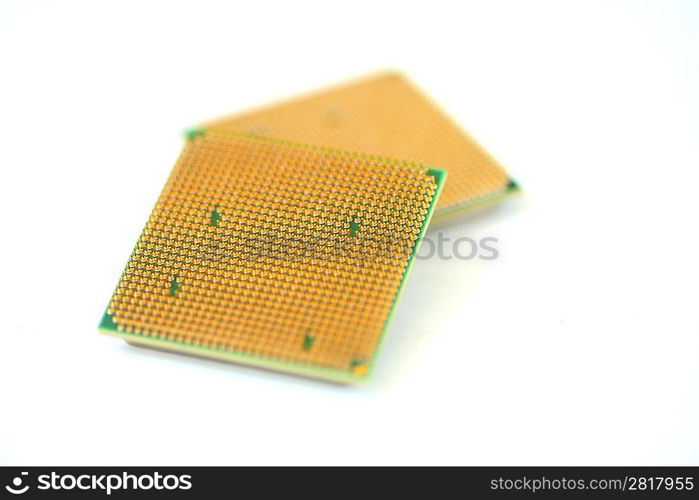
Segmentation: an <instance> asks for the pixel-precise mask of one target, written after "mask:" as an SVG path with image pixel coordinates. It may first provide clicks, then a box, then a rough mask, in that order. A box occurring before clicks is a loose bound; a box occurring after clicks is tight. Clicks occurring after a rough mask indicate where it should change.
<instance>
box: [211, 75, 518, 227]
mask: <svg viewBox="0 0 699 500" xmlns="http://www.w3.org/2000/svg"><path fill="white" fill-rule="evenodd" d="M202 127H203V128H205V129H220V130H231V131H237V132H248V133H254V134H257V135H262V136H268V137H275V138H280V139H287V140H291V141H297V142H302V143H308V144H316V145H320V146H325V147H333V148H340V149H344V150H348V151H357V152H361V153H366V154H372V155H378V156H383V157H387V158H401V159H406V160H410V161H414V162H416V163H421V164H424V165H430V166H432V167H436V168H440V169H443V170H446V171H447V172H449V180H448V181H447V182H446V184H445V186H444V191H443V192H442V195H441V196H440V199H439V202H438V203H437V207H436V210H435V217H441V216H445V215H448V214H451V213H454V212H459V211H461V210H466V209H469V208H472V207H474V206H480V205H483V204H487V203H492V202H494V201H497V200H499V199H500V198H502V197H504V196H505V195H507V194H509V193H512V192H513V191H515V190H517V184H516V183H515V182H514V181H513V180H511V179H510V178H509V177H508V175H507V173H506V172H505V170H504V169H503V168H502V167H501V166H500V165H499V164H498V163H497V162H496V161H495V160H494V159H493V158H492V157H491V156H490V155H489V154H488V153H487V152H486V151H485V150H484V149H483V148H482V147H481V146H479V145H478V144H477V143H476V142H475V141H474V140H473V139H472V138H471V137H470V136H468V135H467V134H466V133H465V132H464V131H463V130H461V129H460V128H459V127H458V126H457V125H456V124H455V123H454V122H453V121H452V120H451V119H450V118H448V117H447V116H446V115H445V114H444V113H443V112H442V111H441V110H440V109H439V108H438V107H437V106H435V105H434V104H433V103H432V102H431V101H430V100H429V99H427V98H426V97H425V96H424V95H423V94H422V93H421V92H420V91H419V90H417V88H416V87H414V86H413V85H412V84H411V83H410V82H409V81H408V80H407V79H406V78H405V77H403V76H402V75H400V74H396V73H382V74H379V75H376V76H372V77H369V78H366V79H363V80H360V81H356V82H352V83H349V84H346V85H342V86H338V87H335V88H331V89H327V90H324V91H319V92H315V93H312V94H308V95H305V96H302V97H298V98H295V99H291V100H288V101H286V102H282V103H279V104H275V105H271V106H267V107H264V108H261V109H259V110H256V111H252V112H248V113H242V114H239V115H236V116H230V117H226V118H223V119H220V120H215V121H211V122H209V123H205V124H203V125H202Z"/></svg>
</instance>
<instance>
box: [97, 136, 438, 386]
mask: <svg viewBox="0 0 699 500" xmlns="http://www.w3.org/2000/svg"><path fill="white" fill-rule="evenodd" d="M444 175H445V174H444V172H443V171H441V170H438V169H434V168H427V167H424V166H422V165H419V164H416V163H410V162H405V161H399V160H393V159H383V158H379V157H374V156H366V155H362V154H355V153H346V152H342V151H338V150H331V149H326V148H322V147H316V146H304V145H299V144H294V143H289V142H284V141H276V140H271V139H267V138H261V137H254V136H250V135H246V134H238V133H232V132H226V131H217V130H207V131H197V132H194V133H191V134H190V135H189V140H188V141H187V142H186V144H185V146H184V150H183V151H182V153H181V155H180V157H179V159H178V161H177V163H176V164H175V166H174V168H173V170H172V173H171V174H170V177H169V179H168V181H167V183H166V185H165V187H164V189H163V191H162V193H161V195H160V197H159V199H158V201H157V203H156V205H155V208H154V209H153V212H152V213H151V216H150V218H149V220H148V222H147V224H146V227H145V229H144V230H143V233H142V234H141V236H140V238H139V240H138V242H137V244H136V247H135V249H134V251H133V253H132V255H131V258H130V259H129V261H128V264H127V266H126V269H125V270H124V273H123V275H122V276H121V279H120V281H119V283H118V286H117V288H116V291H115V292H114V295H113V296H112V299H111V301H110V303H109V305H108V307H107V311H106V312H105V314H104V316H103V318H102V322H101V323H100V330H101V331H102V332H105V333H110V334H115V335H118V336H121V337H123V338H124V339H126V340H127V341H129V342H131V343H135V344H143V345H148V346H153V347H159V348H163V349H169V350H175V351H184V352H187V353H191V354H197V355H203V356H209V357H213V358H219V359H225V360H232V361H239V362H242V363H247V364H252V365H259V366H264V367H269V368H273V369H278V370H283V371H289V372H294V373H298V374H304V375H310V376H316V377H321V378H327V379H331V380H335V381H341V382H351V381H358V380H362V379H364V378H366V377H367V376H368V374H369V372H370V371H371V368H372V366H373V362H374V360H375V358H376V352H377V348H378V345H379V343H380V340H381V337H382V336H383V334H384V332H385V331H386V328H387V325H388V322H389V318H390V316H391V314H392V311H393V310H394V308H395V305H396V301H397V300H398V297H399V295H400V291H401V288H402V286H403V283H404V282H405V279H406V276H407V274H408V272H409V270H410V267H411V264H412V261H413V258H414V255H415V252H416V248H417V245H418V242H419V239H420V237H421V235H422V234H423V232H424V231H425V228H426V227H427V224H428V221H429V219H430V216H431V214H432V211H433V208H434V206H435V203H436V200H437V196H438V194H439V191H440V189H441V186H442V182H443V180H444Z"/></svg>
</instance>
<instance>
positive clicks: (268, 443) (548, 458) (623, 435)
mask: <svg viewBox="0 0 699 500" xmlns="http://www.w3.org/2000/svg"><path fill="white" fill-rule="evenodd" d="M697 33H699V4H697V3H696V2H694V3H691V2H686V3H682V2H655V3H647V2H628V3H618V2H601V3H592V2H580V3H565V2H549V3H541V2H534V3H531V2H512V3H502V2H483V3H476V4H470V3H463V2H458V3H457V2H453V3H446V2H439V1H431V2H424V3H421V4H415V5H413V4H411V3H410V2H406V1H400V2H394V3H386V2H378V1H372V2H358V1H356V0H355V1H352V2H347V3H346V4H339V3H332V2H327V1H318V2H303V1H294V2H279V3H269V2H249V1H248V2H239V3H233V2H226V3H224V4H209V3H202V2H195V1H188V2H182V3H175V2H163V3H152V2H136V3H133V4H130V3H127V2H123V1H122V2H114V3H113V4H111V5H108V4H104V3H99V2H85V3H65V2H55V3H47V4H42V3H31V2H16V3H13V2H10V3H8V2H3V3H2V6H1V7H0V144H1V147H0V169H1V170H0V208H1V211H0V214H1V215H2V218H1V219H0V220H1V222H0V224H1V227H2V229H1V230H0V240H1V241H2V246H1V247H0V252H1V257H2V259H1V261H0V263H1V265H2V268H1V269H2V273H1V274H0V310H1V313H2V314H1V316H0V394H1V395H0V463H2V464H45V465H53V464H123V465H127V464H144V465H145V464H153V465H167V464H183V465H185V464H482V465H485V464H493V465H498V464H598V465H607V464H694V465H697V464H699V430H698V425H697V424H698V423H699V396H698V394H697V392H698V390H699V339H698V337H697V335H698V332H699V314H698V309H699V308H698V307H697V304H698V303H697V300H698V297H697V289H698V284H699V265H698V264H697V257H699V238H698V236H697V221H696V216H697V214H699V199H698V197H697V188H698V185H699V183H698V181H699V174H698V170H697V167H698V166H699V146H698V144H699V141H698V140H697V139H699V99H698V92H697V90H698V89H699V54H698V49H699V35H698V34H697ZM387 68H388V69H398V70H401V71H403V72H405V73H406V74H407V75H408V76H409V77H411V78H412V79H413V80H414V81H415V82H416V83H417V84H418V85H419V86H421V87H422V88H423V90H424V91H425V92H427V93H428V94H429V95H431V96H432V97H433V98H434V99H435V100H436V101H438V102H439V103H440V104H441V105H442V106H443V107H444V108H445V109H446V110H448V111H449V113H450V114H451V115H452V116H453V117H455V118H456V119H457V121H458V122H459V123H461V124H462V125H463V126H464V127H465V128H466V129H467V130H469V131H470V132H471V133H472V134H473V135H474V136H475V137H476V138H477V139H478V140H479V141H480V142H481V143H482V144H484V145H485V146H486V147H487V148H488V149H489V150H490V151H491V152H492V153H493V154H494V155H495V156H496V157H497V158H498V159H499V160H500V161H501V162H502V163H503V164H504V165H505V166H506V167H507V169H508V170H509V172H511V174H512V175H513V176H514V177H515V178H516V179H517V180H518V181H519V182H520V183H521V184H522V186H523V188H524V193H523V195H522V196H520V197H519V198H516V199H511V200H509V201H507V202H505V203H503V204H501V205H500V206H499V207H498V208H496V209H491V210H486V211H481V212H479V213H477V214H472V215H471V216H468V217H464V218H461V219H458V220H457V221H456V222H454V223H452V224H451V225H447V226H444V227H442V228H441V230H442V231H444V234H445V235H446V236H447V237H450V238H456V237H459V236H471V237H474V238H481V237H486V236H494V237H497V238H498V239H499V243H498V248H499V251H500V258H499V259H497V260H495V261H483V260H477V259H476V260H471V261H458V260H450V261H446V260H439V259H430V260H419V261H417V262H416V265H415V267H414V269H413V273H412V275H411V277H410V279H409V280H408V284H407V289H406V290H405V294H404V296H403V300H402V302H401V303H400V305H399V307H398V310H397V313H396V316H395V320H394V322H393V325H392V328H391V330H390V332H389V336H388V340H387V342H386V345H385V348H384V350H383V353H382V356H381V358H380V359H379V362H378V366H377V369H376V371H375V376H374V378H373V379H372V382H371V383H370V384H369V385H368V386H366V387H342V386H336V385H332V384H327V383H323V382H316V381H312V380H307V379H303V378H298V377H293V376H288V375H284V374H278V373H273V372H267V371H263V370H258V369H253V368H247V367H244V366H237V365H229V364H225V363H219V362H213V361H207V360H201V359H193V358H189V357H185V356H180V355H174V354H167V353H160V352H155V351H150V350H143V349H138V348H134V347H130V346H128V345H127V344H126V343H124V342H122V341H120V340H119V339H115V338H110V337H106V336H102V335H98V334H97V332H96V326H97V323H98V320H99V319H100V317H101V314H102V311H103V310H104V308H105V305H106V304H107V301H108V299H109V296H110V294H111V292H112V290H113V288H114V286H115V284H116V281H117V279H118V277H119V274H120V272H121V270H122V268H123V265H124V263H125V262H126V259H127V258H128V256H129V254H130V251H131V248H132V246H133V244H134V243H135V241H136V238H137V237H138V235H139V233H140V231H141V228H142V226H143V224H144V223H145V220H146V218H147V215H148V213H149V212H150V209H151V206H152V205H153V203H154V201H155V199H156V198H157V195H158V193H159V191H160V188H161V187H162V185H163V183H164V181H165V179H166V177H167V174H168V172H169V170H170V167H171V165H172V164H173V162H174V160H175V158H176V157H177V155H178V153H179V148H180V146H181V141H182V139H181V131H182V130H183V129H184V128H186V127H187V126H189V125H192V124H194V123H197V122H199V121H201V120H205V119H209V118H213V117H217V116H218V115H220V114H222V113H227V112H233V111H237V110H243V109H246V108H249V107H251V106H256V105H259V104H262V103H266V102H268V101H274V100H276V99H279V98H282V97H286V96H288V95H293V94H294V93H297V92H301V91H308V90H312V89H314V88H317V87H323V86H325V85H327V84H332V83H335V82H339V81H342V80H344V79H346V78H352V77H356V76H361V75H364V74H367V73H370V72H372V71H374V70H380V69H387ZM435 230H436V228H433V229H432V230H431V232H430V233H429V234H430V236H435V235H436V233H435Z"/></svg>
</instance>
